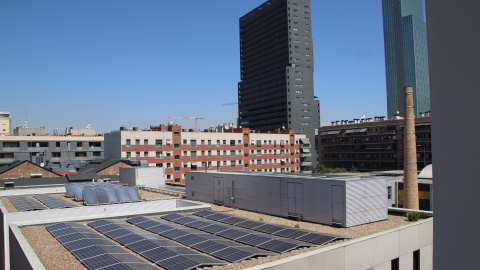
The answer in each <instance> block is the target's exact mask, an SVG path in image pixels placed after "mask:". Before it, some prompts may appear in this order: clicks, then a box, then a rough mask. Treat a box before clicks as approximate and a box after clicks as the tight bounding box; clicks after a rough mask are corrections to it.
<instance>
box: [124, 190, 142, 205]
mask: <svg viewBox="0 0 480 270" xmlns="http://www.w3.org/2000/svg"><path fill="white" fill-rule="evenodd" d="M127 191H128V194H129V195H130V198H132V201H134V202H141V201H142V197H141V196H140V194H139V193H138V190H137V188H136V187H127Z"/></svg>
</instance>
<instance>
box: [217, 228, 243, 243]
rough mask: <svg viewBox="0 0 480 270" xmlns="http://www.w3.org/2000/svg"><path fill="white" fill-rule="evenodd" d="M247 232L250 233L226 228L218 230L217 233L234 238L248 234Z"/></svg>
mask: <svg viewBox="0 0 480 270" xmlns="http://www.w3.org/2000/svg"><path fill="white" fill-rule="evenodd" d="M248 234H250V233H247V232H244V231H240V230H237V229H228V230H225V231H221V232H219V233H218V234H217V235H220V236H222V237H225V238H229V239H232V240H235V239H237V238H240V237H244V236H245V235H248Z"/></svg>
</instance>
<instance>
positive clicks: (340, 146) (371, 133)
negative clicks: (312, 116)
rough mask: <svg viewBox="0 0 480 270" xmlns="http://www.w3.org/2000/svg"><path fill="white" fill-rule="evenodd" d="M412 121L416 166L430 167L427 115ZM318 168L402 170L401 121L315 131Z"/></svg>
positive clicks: (338, 124)
mask: <svg viewBox="0 0 480 270" xmlns="http://www.w3.org/2000/svg"><path fill="white" fill-rule="evenodd" d="M420 116H421V117H420V118H416V119H415V133H416V143H417V164H418V169H419V170H421V169H423V168H424V167H425V166H427V165H428V164H432V143H431V124H430V116H429V113H428V114H423V113H422V114H420ZM316 137H317V145H318V149H317V153H318V164H322V165H325V166H327V167H330V168H337V167H338V168H345V169H351V168H352V166H353V167H355V168H357V169H358V170H359V171H365V172H368V171H379V170H402V169H403V162H404V161H403V119H402V118H401V117H397V118H396V119H386V118H385V117H375V118H374V119H371V118H367V119H354V120H353V121H336V122H332V124H331V126H325V127H321V128H319V129H318V135H317V136H316Z"/></svg>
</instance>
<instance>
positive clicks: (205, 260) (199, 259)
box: [183, 254, 227, 266]
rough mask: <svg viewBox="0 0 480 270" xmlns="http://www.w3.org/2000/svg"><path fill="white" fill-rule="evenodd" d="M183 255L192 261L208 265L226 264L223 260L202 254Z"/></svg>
mask: <svg viewBox="0 0 480 270" xmlns="http://www.w3.org/2000/svg"><path fill="white" fill-rule="evenodd" d="M183 256H185V257H187V258H189V259H192V260H194V261H197V262H199V263H201V264H202V265H208V266H215V265H226V264H227V263H225V262H224V261H221V260H219V259H215V258H213V257H209V256H205V255H202V254H198V255H197V254H184V255H183Z"/></svg>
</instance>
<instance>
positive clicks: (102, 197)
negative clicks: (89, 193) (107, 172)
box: [93, 188, 110, 204]
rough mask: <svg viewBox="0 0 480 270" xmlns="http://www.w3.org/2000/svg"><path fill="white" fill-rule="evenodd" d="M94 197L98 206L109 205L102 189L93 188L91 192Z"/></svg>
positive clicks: (108, 200)
mask: <svg viewBox="0 0 480 270" xmlns="http://www.w3.org/2000/svg"><path fill="white" fill-rule="evenodd" d="M93 192H94V193H95V197H96V198H97V202H98V204H110V199H109V198H108V197H107V193H106V192H105V189H103V188H95V189H94V190H93Z"/></svg>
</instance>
